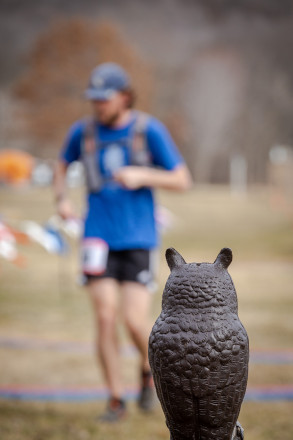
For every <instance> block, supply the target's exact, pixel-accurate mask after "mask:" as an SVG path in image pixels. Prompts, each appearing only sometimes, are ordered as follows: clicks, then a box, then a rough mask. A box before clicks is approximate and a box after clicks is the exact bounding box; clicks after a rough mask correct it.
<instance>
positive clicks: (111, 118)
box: [98, 112, 121, 127]
mask: <svg viewBox="0 0 293 440" xmlns="http://www.w3.org/2000/svg"><path fill="white" fill-rule="evenodd" d="M120 115H121V113H120V112H116V113H115V114H112V115H110V116H109V117H108V118H106V119H105V120H103V117H102V118H100V117H99V115H98V120H99V121H100V122H101V123H102V124H103V125H105V126H106V127H112V126H113V125H115V122H116V121H117V120H118V119H119V117H120Z"/></svg>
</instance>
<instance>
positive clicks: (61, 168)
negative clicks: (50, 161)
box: [53, 159, 75, 219]
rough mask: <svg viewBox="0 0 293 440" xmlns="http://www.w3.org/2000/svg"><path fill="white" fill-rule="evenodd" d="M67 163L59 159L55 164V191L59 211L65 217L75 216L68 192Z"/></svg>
mask: <svg viewBox="0 0 293 440" xmlns="http://www.w3.org/2000/svg"><path fill="white" fill-rule="evenodd" d="M67 166H68V165H67V163H66V162H65V161H64V160H61V159H59V160H58V162H57V163H56V166H55V172H54V181H53V191H54V194H55V200H56V207H57V213H58V214H59V215H60V217H62V218H63V219H68V218H72V217H74V216H75V214H74V209H73V207H72V204H71V201H70V200H69V198H68V196H67V193H66V189H67V188H66V170H67Z"/></svg>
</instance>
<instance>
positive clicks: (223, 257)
mask: <svg viewBox="0 0 293 440" xmlns="http://www.w3.org/2000/svg"><path fill="white" fill-rule="evenodd" d="M232 258H233V254H232V251H231V249H230V248H223V249H222V250H221V251H220V253H219V255H218V256H217V258H216V260H215V262H214V264H216V265H218V266H221V267H223V268H224V269H227V268H228V267H229V266H230V264H231V261H232Z"/></svg>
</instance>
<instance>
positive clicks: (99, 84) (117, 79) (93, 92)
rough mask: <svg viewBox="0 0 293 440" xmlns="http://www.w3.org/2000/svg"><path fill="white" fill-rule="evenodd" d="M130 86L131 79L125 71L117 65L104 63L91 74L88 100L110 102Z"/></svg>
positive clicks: (87, 91)
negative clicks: (109, 100)
mask: <svg viewBox="0 0 293 440" xmlns="http://www.w3.org/2000/svg"><path fill="white" fill-rule="evenodd" d="M129 86H130V78H129V76H128V75H127V73H126V72H125V70H124V69H123V68H122V67H121V66H119V65H118V64H116V63H103V64H100V65H99V66H97V67H96V68H95V69H94V70H93V71H92V73H91V76H90V81H89V84H88V87H87V89H86V91H85V96H86V98H87V99H91V100H95V99H96V100H101V101H102V100H105V101H106V100H108V99H111V97H112V96H113V95H114V94H115V93H116V92H119V91H122V90H125V89H127V88H128V87H129Z"/></svg>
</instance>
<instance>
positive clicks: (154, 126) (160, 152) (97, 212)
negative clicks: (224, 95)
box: [61, 116, 183, 250]
mask: <svg viewBox="0 0 293 440" xmlns="http://www.w3.org/2000/svg"><path fill="white" fill-rule="evenodd" d="M134 123H135V116H133V118H132V119H131V120H130V122H129V123H128V124H126V125H125V126H123V127H121V128H120V127H119V128H115V129H112V128H109V127H106V126H103V125H100V124H98V123H97V124H96V127H95V129H96V136H97V137H98V142H97V145H99V148H97V151H96V163H97V166H98V167H99V172H100V174H101V175H102V176H103V178H104V179H103V182H104V183H103V186H102V188H101V190H100V191H99V192H96V193H89V194H88V209H87V213H86V217H85V227H84V237H86V238H89V237H96V238H102V239H103V240H105V241H106V242H107V243H108V245H109V247H110V249H112V250H124V249H141V248H142V249H150V248H154V247H156V246H157V245H158V236H157V228H156V224H155V215H154V197H153V191H152V189H151V188H146V187H145V188H140V189H138V190H129V189H125V188H123V187H122V186H121V185H119V184H118V183H116V182H114V180H113V179H111V177H112V175H113V172H114V171H116V170H117V169H119V168H120V167H123V166H127V165H131V160H130V153H131V151H130V149H131V146H130V142H129V139H131V133H132V131H133V124H134ZM84 126H85V121H78V122H76V123H75V124H74V125H73V126H72V127H71V128H70V130H69V133H68V135H67V138H66V140H65V144H64V147H63V150H62V153H61V159H63V160H64V161H65V162H66V163H68V164H69V163H71V162H73V161H76V160H79V159H81V155H82V143H83V136H84ZM144 136H145V139H146V142H147V147H148V151H149V153H150V157H151V163H152V165H153V166H155V167H159V168H163V169H166V170H172V169H174V168H176V167H177V166H178V165H179V164H181V163H183V159H182V157H181V155H180V154H179V152H178V150H177V147H176V145H175V143H174V141H173V139H172V137H171V136H170V133H169V132H168V130H167V129H166V127H165V126H164V125H163V124H162V123H161V122H160V121H158V120H157V119H156V118H154V117H149V119H148V122H147V125H146V128H145V134H144Z"/></svg>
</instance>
